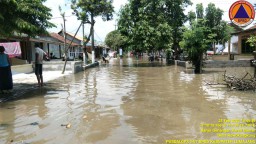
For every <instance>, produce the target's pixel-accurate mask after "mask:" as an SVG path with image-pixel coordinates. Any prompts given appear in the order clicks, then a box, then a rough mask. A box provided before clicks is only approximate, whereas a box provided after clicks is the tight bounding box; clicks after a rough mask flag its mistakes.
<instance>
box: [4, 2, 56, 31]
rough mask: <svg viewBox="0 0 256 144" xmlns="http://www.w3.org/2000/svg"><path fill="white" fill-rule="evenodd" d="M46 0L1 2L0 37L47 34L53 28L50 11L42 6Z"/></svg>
mask: <svg viewBox="0 0 256 144" xmlns="http://www.w3.org/2000/svg"><path fill="white" fill-rule="evenodd" d="M45 1H46V0H1V1H0V9H1V11H0V35H1V36H11V35H13V34H14V33H18V34H21V33H24V34H27V35H29V36H35V35H38V34H44V33H47V31H46V29H47V28H51V27H54V26H55V25H54V24H52V23H50V22H49V20H50V18H51V16H52V15H51V13H50V11H51V10H50V9H49V8H47V7H46V6H44V5H43V2H45Z"/></svg>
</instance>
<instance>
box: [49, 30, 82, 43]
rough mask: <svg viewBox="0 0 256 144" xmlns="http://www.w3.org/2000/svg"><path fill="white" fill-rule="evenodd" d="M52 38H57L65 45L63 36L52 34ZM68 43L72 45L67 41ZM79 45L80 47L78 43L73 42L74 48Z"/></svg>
mask: <svg viewBox="0 0 256 144" xmlns="http://www.w3.org/2000/svg"><path fill="white" fill-rule="evenodd" d="M50 36H51V37H53V38H55V39H57V40H59V41H61V42H63V43H64V41H65V39H64V37H63V36H61V35H59V34H57V33H50ZM66 42H67V43H68V44H70V43H71V41H70V40H66ZM78 45H79V44H78V43H75V42H72V46H78Z"/></svg>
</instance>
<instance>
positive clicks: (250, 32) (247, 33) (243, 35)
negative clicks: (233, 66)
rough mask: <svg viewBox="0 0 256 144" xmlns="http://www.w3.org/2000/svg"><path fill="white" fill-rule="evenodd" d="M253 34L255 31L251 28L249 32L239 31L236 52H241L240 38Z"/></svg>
mask: <svg viewBox="0 0 256 144" xmlns="http://www.w3.org/2000/svg"><path fill="white" fill-rule="evenodd" d="M253 34H254V35H255V34H256V31H255V30H252V31H249V32H244V33H240V34H239V35H238V54H242V40H243V39H247V38H249V37H250V36H251V35H253Z"/></svg>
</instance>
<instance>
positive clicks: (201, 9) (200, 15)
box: [196, 3, 204, 19]
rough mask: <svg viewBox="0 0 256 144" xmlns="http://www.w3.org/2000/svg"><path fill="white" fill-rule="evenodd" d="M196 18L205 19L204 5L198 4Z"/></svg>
mask: <svg viewBox="0 0 256 144" xmlns="http://www.w3.org/2000/svg"><path fill="white" fill-rule="evenodd" d="M196 16H197V19H203V18H204V7H203V4H202V3H200V4H196Z"/></svg>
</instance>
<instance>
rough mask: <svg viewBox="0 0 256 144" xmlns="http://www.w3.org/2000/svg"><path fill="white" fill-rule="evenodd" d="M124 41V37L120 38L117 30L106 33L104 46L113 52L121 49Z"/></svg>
mask: <svg viewBox="0 0 256 144" xmlns="http://www.w3.org/2000/svg"><path fill="white" fill-rule="evenodd" d="M125 41H126V39H125V37H124V36H122V35H121V33H120V32H119V31H118V30H115V31H112V32H110V33H108V34H107V36H106V38H105V43H106V45H107V46H109V47H110V48H113V49H115V50H118V48H119V47H122V46H123V45H124V42H125Z"/></svg>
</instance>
